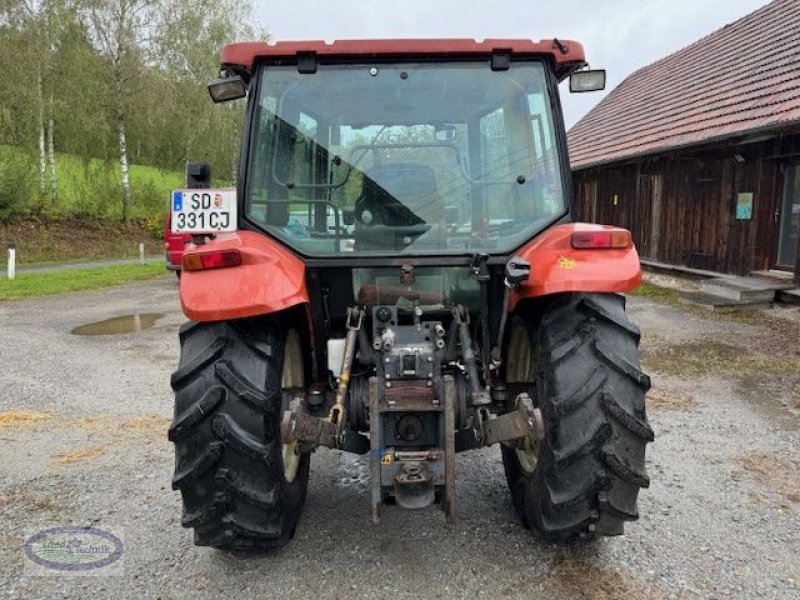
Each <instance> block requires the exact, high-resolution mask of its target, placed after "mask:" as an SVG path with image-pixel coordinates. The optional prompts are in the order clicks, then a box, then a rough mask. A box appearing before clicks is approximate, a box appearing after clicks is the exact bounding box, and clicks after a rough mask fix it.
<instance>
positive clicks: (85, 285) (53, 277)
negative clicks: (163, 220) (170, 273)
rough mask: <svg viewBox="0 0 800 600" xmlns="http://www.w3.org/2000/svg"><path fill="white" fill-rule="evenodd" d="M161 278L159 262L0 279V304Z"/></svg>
mask: <svg viewBox="0 0 800 600" xmlns="http://www.w3.org/2000/svg"><path fill="white" fill-rule="evenodd" d="M164 275H165V271H164V264H163V263H162V262H161V261H157V262H151V263H147V264H145V265H140V264H132V265H113V266H109V267H100V268H93V269H65V270H63V271H49V272H44V273H21V274H18V275H17V278H16V279H15V280H13V281H9V280H8V279H0V301H3V300H22V299H24V298H33V297H35V296H50V295H52V294H63V293H64V292H79V291H84V290H93V289H97V288H103V287H109V286H115V285H122V284H123V283H128V282H131V281H140V280H144V279H154V278H156V277H160V276H164Z"/></svg>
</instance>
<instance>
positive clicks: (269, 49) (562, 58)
mask: <svg viewBox="0 0 800 600" xmlns="http://www.w3.org/2000/svg"><path fill="white" fill-rule="evenodd" d="M560 41H561V43H562V44H563V45H564V46H565V47H566V49H567V52H566V53H563V52H562V51H561V50H560V49H559V48H558V46H557V45H556V44H555V42H554V41H553V40H541V41H539V42H535V41H533V40H522V39H516V40H494V39H492V40H483V41H482V42H478V41H475V40H470V39H438V40H436V39H433V40H432V39H417V40H338V41H335V42H333V43H332V44H327V43H325V42H323V41H307V42H276V43H275V44H269V43H266V42H238V43H235V44H229V45H227V46H225V47H224V48H223V49H222V53H221V55H220V63H222V64H223V65H235V66H238V67H243V68H245V69H247V70H250V69H252V68H253V65H254V64H255V62H256V60H258V59H259V58H290V57H294V56H296V55H297V54H298V53H300V54H303V53H315V54H317V55H320V56H343V57H344V56H364V57H368V56H404V57H405V56H413V55H432V54H438V55H470V54H474V55H477V54H482V55H487V54H491V53H493V52H495V51H497V52H511V53H513V54H544V55H549V56H550V57H551V58H552V60H553V62H554V63H555V66H556V68H559V67H561V66H566V65H569V64H574V63H583V62H584V61H585V57H584V52H583V46H582V45H581V44H580V43H578V42H574V41H571V40H560Z"/></svg>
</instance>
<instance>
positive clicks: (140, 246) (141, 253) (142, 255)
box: [139, 242, 144, 265]
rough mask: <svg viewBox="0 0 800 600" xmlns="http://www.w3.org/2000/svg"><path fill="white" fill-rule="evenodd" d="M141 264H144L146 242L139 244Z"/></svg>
mask: <svg viewBox="0 0 800 600" xmlns="http://www.w3.org/2000/svg"><path fill="white" fill-rule="evenodd" d="M139 264H140V265H143V264H144V242H139Z"/></svg>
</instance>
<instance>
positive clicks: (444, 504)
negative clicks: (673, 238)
mask: <svg viewBox="0 0 800 600" xmlns="http://www.w3.org/2000/svg"><path fill="white" fill-rule="evenodd" d="M221 62H222V68H221V79H218V80H215V81H212V82H211V83H210V84H209V90H210V92H211V95H212V98H213V99H214V100H215V101H225V100H231V99H236V98H241V97H244V96H247V112H246V121H245V128H244V135H243V141H242V146H241V148H242V150H241V163H240V168H239V177H238V188H237V190H235V191H228V190H213V189H186V190H178V191H176V192H174V193H173V197H172V231H174V232H175V233H188V234H191V235H192V238H193V243H192V244H189V245H188V246H187V247H186V252H185V253H184V256H183V277H182V280H181V284H180V296H181V304H182V307H183V311H184V313H185V314H186V316H187V317H188V318H189V319H191V321H190V322H189V323H187V324H186V325H184V326H183V327H182V328H181V331H180V344H181V358H180V365H179V367H178V369H177V371H175V373H174V374H173V375H172V381H171V383H172V388H173V389H174V391H175V419H174V421H173V423H172V425H171V427H170V429H169V439H170V440H172V441H173V442H174V443H175V449H176V468H175V476H174V478H173V480H172V484H173V487H174V488H175V489H178V490H180V492H181V495H182V498H183V507H184V509H183V518H182V524H183V525H184V526H185V527H190V528H193V529H194V532H195V543H196V544H199V545H209V546H213V547H217V548H227V549H263V548H275V547H279V546H282V545H284V544H286V543H287V542H288V541H289V540H290V539H291V537H292V535H293V534H294V531H295V528H296V526H297V523H298V519H299V518H300V514H301V511H302V508H303V503H304V499H305V494H306V485H307V482H308V477H309V464H310V460H311V455H312V453H313V452H314V451H315V450H316V449H317V448H319V447H321V446H324V447H327V448H332V449H337V450H339V451H344V452H354V453H358V454H368V455H369V461H370V469H371V471H370V472H371V483H370V489H371V493H370V498H371V515H372V518H373V520H374V521H375V522H378V521H379V520H380V516H381V512H382V510H384V507H385V506H387V505H395V506H397V507H400V508H406V509H422V508H425V507H428V506H430V505H438V506H440V507H441V508H442V509H443V511H444V513H445V515H446V518H447V520H448V521H449V522H455V520H456V516H457V502H456V497H457V494H456V487H455V471H456V454H457V453H459V452H466V451H469V450H472V449H476V448H482V447H485V446H490V445H494V444H498V445H499V446H500V450H501V453H502V461H503V465H504V467H505V474H506V479H507V481H508V486H509V489H510V492H511V496H512V498H513V502H514V505H515V507H516V509H517V511H518V513H519V515H520V517H521V519H522V521H523V523H524V524H525V525H526V526H527V527H530V528H532V529H534V530H536V531H537V532H538V533H540V534H541V535H542V536H544V537H545V538H547V539H552V540H571V539H574V538H590V537H593V536H597V535H618V534H621V533H622V532H623V524H624V522H625V521H631V520H635V519H636V518H637V516H638V511H637V496H638V493H639V489H640V488H642V487H647V486H648V485H649V479H648V477H647V474H646V472H645V446H646V444H647V443H648V442H650V441H652V439H653V431H652V429H651V428H650V426H649V425H648V422H647V418H646V416H645V392H646V391H647V390H648V388H649V384H650V382H649V378H648V377H647V375H645V374H644V373H643V372H642V371H641V368H640V365H639V355H638V349H637V348H638V343H639V329H638V328H637V327H636V326H635V325H633V324H632V323H631V322H630V321H629V320H628V319H627V317H626V316H625V298H624V297H623V296H622V295H621V294H620V293H621V292H625V291H629V290H631V289H633V288H635V287H636V286H637V285H638V283H639V281H640V278H641V271H640V265H639V259H638V255H637V253H636V250H635V248H634V246H633V243H632V240H631V235H630V233H629V232H628V231H626V230H624V229H619V228H616V227H610V226H603V225H590V224H581V223H573V222H571V219H570V199H571V184H570V171H569V163H568V156H567V146H566V137H565V133H564V124H563V120H562V116H561V109H560V104H559V97H558V89H557V86H558V83H559V82H560V81H562V80H564V79H566V78H567V77H571V84H570V85H571V89H573V90H575V91H588V90H592V89H598V88H600V87H602V85H604V73H603V72H601V71H600V72H598V71H588V70H585V66H586V63H585V60H584V54H583V49H582V47H581V46H580V44H578V43H576V42H571V41H559V40H547V41H540V42H532V41H528V40H486V41H483V42H475V41H472V40H375V41H343V42H336V43H333V44H325V43H322V42H291V43H288V42H284V43H277V44H266V43H262V42H254V43H239V44H232V45H230V46H227V47H226V48H225V49H224V50H223V51H222V60H221ZM206 187H209V186H208V185H207V186H206Z"/></svg>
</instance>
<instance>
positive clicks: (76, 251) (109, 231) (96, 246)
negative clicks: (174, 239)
mask: <svg viewBox="0 0 800 600" xmlns="http://www.w3.org/2000/svg"><path fill="white" fill-rule="evenodd" d="M162 222H163V221H162ZM159 225H160V224H159ZM162 235H163V234H162V233H161V232H159V235H155V234H154V233H153V232H151V231H149V230H147V229H145V228H144V226H143V225H142V224H140V223H134V224H132V225H129V226H127V227H125V226H123V225H122V224H121V223H118V222H108V221H106V222H104V221H98V220H95V219H91V218H87V217H65V218H63V219H58V220H54V221H52V220H47V219H42V218H33V217H29V218H26V219H23V220H20V221H16V222H14V223H9V224H7V225H0V251H2V253H3V255H5V248H6V246H7V245H8V244H9V243H11V242H13V243H14V244H15V245H16V248H17V264H18V265H20V266H25V265H35V264H42V263H62V262H81V261H89V260H107V259H116V258H137V257H138V256H139V243H140V242H143V243H144V245H145V254H147V255H148V256H150V255H155V254H162V253H163V252H164V245H163V238H162ZM4 258H5V256H4ZM0 268H5V260H4V261H3V264H2V265H0Z"/></svg>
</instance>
